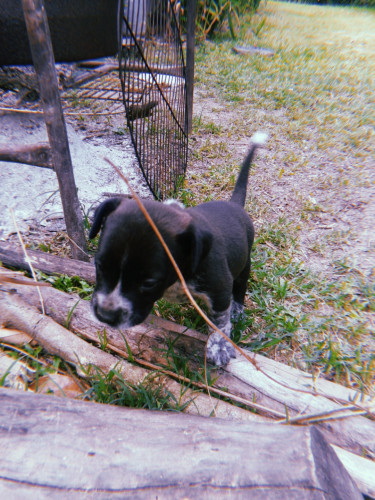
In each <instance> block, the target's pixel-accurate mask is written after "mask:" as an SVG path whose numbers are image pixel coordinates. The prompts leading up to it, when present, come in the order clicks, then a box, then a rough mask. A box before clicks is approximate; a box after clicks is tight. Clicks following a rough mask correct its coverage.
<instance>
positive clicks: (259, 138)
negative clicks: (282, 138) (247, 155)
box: [251, 132, 268, 146]
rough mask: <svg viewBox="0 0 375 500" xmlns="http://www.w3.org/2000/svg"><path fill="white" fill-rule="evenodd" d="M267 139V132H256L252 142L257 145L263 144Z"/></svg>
mask: <svg viewBox="0 0 375 500" xmlns="http://www.w3.org/2000/svg"><path fill="white" fill-rule="evenodd" d="M267 139H268V134H266V133H265V132H256V133H255V134H254V135H253V136H252V138H251V142H252V143H253V144H255V145H256V146H262V145H263V144H265V143H266V142H267Z"/></svg>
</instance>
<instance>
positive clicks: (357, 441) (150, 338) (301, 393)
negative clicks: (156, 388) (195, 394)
mask: <svg viewBox="0 0 375 500" xmlns="http://www.w3.org/2000/svg"><path fill="white" fill-rule="evenodd" d="M11 288H13V289H16V290H17V295H18V296H19V297H21V298H22V299H23V300H24V301H26V302H27V303H29V304H31V305H32V306H33V307H40V303H39V297H38V295H37V291H36V290H35V289H34V287H25V286H17V288H15V287H14V286H12V287H11ZM41 293H42V296H43V298H44V306H45V310H46V313H47V314H48V315H49V316H50V317H51V318H53V319H54V320H55V321H57V322H58V323H61V324H65V322H66V318H67V317H68V314H69V311H73V312H72V314H71V316H70V321H69V328H70V329H71V330H72V331H75V332H76V333H78V334H79V335H80V336H82V337H84V338H87V339H90V340H91V341H96V342H99V341H100V338H101V339H103V338H104V329H105V335H106V339H107V342H108V348H111V349H113V350H114V351H115V352H119V353H121V352H122V353H123V355H125V356H126V354H127V349H128V348H129V349H130V350H131V352H132V354H133V355H134V356H135V357H136V358H140V359H141V360H146V361H149V362H152V363H163V362H164V363H165V355H164V354H163V353H162V352H161V351H162V349H163V347H164V348H165V346H166V344H167V339H168V338H169V339H170V343H172V344H173V345H174V348H175V351H176V352H177V354H179V355H180V356H182V357H184V358H185V359H193V358H194V357H196V356H201V357H202V356H203V353H204V344H205V341H206V339H207V337H206V336H205V335H203V334H201V333H199V332H196V331H193V330H189V329H186V328H185V327H183V326H180V325H176V324H174V323H172V322H169V321H166V320H162V319H160V318H155V317H149V318H148V319H147V321H146V322H145V323H142V324H141V325H138V326H136V327H133V328H129V329H127V330H124V331H122V332H120V331H119V330H116V329H113V328H110V327H108V326H106V327H104V325H102V324H100V323H98V322H97V321H96V320H95V319H94V318H93V316H92V313H91V310H90V304H89V303H88V302H87V301H82V300H81V301H79V299H78V297H77V296H74V295H73V296H68V297H67V295H66V294H64V293H63V292H59V291H58V290H55V289H53V288H49V287H44V288H43V289H42V290H41ZM77 302H78V303H77ZM18 328H19V327H18ZM21 329H22V328H21ZM125 339H126V342H127V345H126V344H125ZM254 360H255V362H256V364H257V366H258V368H260V369H261V370H262V371H260V370H259V369H257V368H256V367H255V366H254V365H252V364H251V363H250V362H249V361H247V360H245V359H241V357H238V358H237V359H235V360H233V361H232V362H231V363H230V364H229V365H228V367H226V369H225V370H220V371H218V372H217V376H218V378H217V380H216V382H215V387H218V388H222V387H225V388H226V390H227V391H228V392H230V393H232V394H235V395H238V396H241V397H243V398H245V399H247V400H249V401H254V400H255V402H256V403H259V404H260V405H263V406H264V407H266V408H271V409H274V410H275V409H276V410H278V411H279V412H280V415H283V414H284V415H285V416H286V413H285V408H288V412H289V417H290V418H291V419H292V418H293V416H295V415H298V414H303V415H305V416H308V415H310V414H321V413H322V412H327V413H329V412H332V411H337V410H341V409H343V408H345V406H348V405H350V406H353V401H355V399H356V396H358V394H356V393H355V391H353V390H350V389H347V388H344V387H341V386H339V385H337V384H333V383H331V382H327V381H324V380H321V379H319V380H316V381H314V380H313V379H312V378H311V375H309V374H307V373H304V372H301V371H300V370H297V369H294V368H291V367H287V366H285V365H283V364H281V363H277V362H275V361H272V360H269V359H267V358H264V357H263V356H259V355H256V356H254ZM193 367H194V365H193ZM263 372H265V373H266V374H269V376H270V377H272V378H269V377H267V376H266V375H265V374H264V373H263ZM212 377H214V375H213V374H212ZM272 379H276V381H275V380H272ZM277 381H279V382H280V383H277ZM281 384H282V385H281ZM285 386H287V387H285ZM306 391H307V392H306ZM314 393H316V395H314ZM333 400H339V401H341V402H340V403H338V402H335V401H333ZM361 403H362V404H363V405H365V406H366V405H371V403H372V404H373V401H371V399H370V398H369V397H366V396H363V399H362V402H361ZM265 414H267V412H265ZM348 414H349V413H347V415H348ZM340 416H341V415H338V417H340ZM318 420H322V421H321V422H319V428H321V430H322V432H323V433H324V434H325V436H326V437H327V439H328V440H329V442H330V443H332V444H336V445H338V446H341V447H343V448H346V449H348V450H350V451H352V452H354V453H357V454H359V455H362V454H363V452H364V450H365V451H366V450H368V452H369V454H370V456H371V455H373V454H375V422H373V421H372V420H370V419H368V418H365V417H363V416H351V417H347V418H336V419H334V420H327V421H324V419H318Z"/></svg>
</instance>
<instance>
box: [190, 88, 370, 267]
mask: <svg viewBox="0 0 375 500" xmlns="http://www.w3.org/2000/svg"><path fill="white" fill-rule="evenodd" d="M194 115H195V116H196V117H199V119H200V120H201V121H202V122H203V123H206V124H207V123H214V124H216V125H220V127H221V133H220V134H212V133H210V132H209V131H208V132H207V133H200V134H199V135H196V136H193V137H192V141H194V143H195V145H194V149H195V150H200V148H201V147H203V149H205V150H209V148H207V147H205V145H207V143H209V144H211V145H212V147H216V148H218V147H222V148H223V154H222V159H219V160H217V159H215V160H213V159H210V155H209V152H208V153H207V154H206V156H205V154H202V155H201V157H200V158H199V159H195V160H194V159H193V158H191V161H190V165H189V170H188V182H189V179H190V180H191V179H192V178H193V177H194V172H198V171H199V172H202V171H204V170H207V169H208V168H209V167H212V166H214V165H215V164H216V165H218V166H219V167H220V166H223V165H225V163H226V162H230V163H231V164H233V163H235V162H237V163H238V165H239V164H240V163H241V161H242V159H243V157H244V155H245V152H246V150H247V148H248V145H249V137H248V136H247V135H244V130H246V129H248V128H250V129H252V130H253V131H256V130H262V131H265V132H267V133H268V135H269V140H268V143H267V145H266V147H265V148H264V149H262V150H259V151H258V153H257V158H256V161H255V162H254V165H253V169H252V171H251V175H250V181H249V195H248V198H249V199H250V200H251V202H250V204H249V209H250V211H251V215H252V217H253V218H254V222H255V226H256V228H260V227H262V226H267V224H270V223H273V224H276V225H278V224H280V222H279V221H280V218H282V219H283V220H285V222H286V223H287V224H290V225H291V227H295V228H297V229H298V239H299V251H300V254H301V260H303V261H304V262H305V264H306V265H307V266H308V267H310V268H311V269H312V270H314V271H317V272H320V271H323V272H330V271H333V269H334V262H335V261H342V262H343V261H345V262H346V263H347V265H348V266H349V267H350V266H351V267H353V268H355V269H357V270H358V271H359V272H361V273H363V274H364V275H367V276H371V275H373V274H374V273H375V229H374V222H373V221H374V220H375V163H374V159H373V158H370V157H368V158H364V159H361V161H359V160H358V158H355V157H352V156H351V155H350V153H349V152H348V155H347V157H346V158H345V160H344V162H341V163H340V162H339V163H338V162H337V161H336V158H335V151H328V152H322V151H320V150H318V148H317V147H315V145H314V141H313V140H312V141H311V142H308V143H306V144H305V145H304V146H303V147H302V149H298V150H296V147H295V146H294V145H293V144H291V143H290V141H288V139H287V138H286V136H285V135H284V134H283V126H285V123H286V120H287V118H286V117H285V116H283V112H282V110H278V111H275V112H274V113H273V114H272V116H270V115H268V116H264V113H263V111H261V110H259V109H256V110H251V109H249V110H248V114H247V116H243V114H241V113H240V112H239V111H238V110H236V108H235V107H234V106H233V105H231V104H230V103H223V102H219V101H218V100H217V99H216V98H215V97H214V96H212V95H210V92H209V90H208V89H207V91H205V90H204V89H201V90H196V92H195V98H194ZM265 123H266V124H267V123H268V125H266V126H265ZM223 137H224V139H223ZM192 141H191V142H192ZM223 142H224V145H223ZM287 153H289V154H291V155H293V154H294V155H298V156H299V157H301V158H302V159H303V162H304V164H305V166H304V168H303V169H300V170H296V171H293V172H292V171H289V170H288V166H287V165H286V164H285V163H284V162H283V160H282V159H283V158H285V156H286V154H287ZM281 173H282V175H281ZM354 176H356V179H355V182H354ZM343 177H345V178H346V179H348V182H347V183H346V181H345V182H341V181H342V179H343ZM351 179H352V180H351ZM212 188H213V190H215V189H216V194H215V196H220V194H221V193H220V189H221V187H220V186H219V187H218V188H215V187H214V186H212ZM281 229H282V228H281Z"/></svg>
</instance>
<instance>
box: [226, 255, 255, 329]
mask: <svg viewBox="0 0 375 500" xmlns="http://www.w3.org/2000/svg"><path fill="white" fill-rule="evenodd" d="M250 265H251V261H250V257H249V259H248V261H247V263H246V266H245V267H244V269H243V271H242V272H241V274H240V275H239V276H238V278H237V279H236V280H235V281H234V283H233V301H232V308H231V313H230V316H231V319H232V321H233V322H234V323H237V322H238V321H240V320H241V319H242V317H243V315H244V303H245V295H246V291H247V281H248V279H249V274H250Z"/></svg>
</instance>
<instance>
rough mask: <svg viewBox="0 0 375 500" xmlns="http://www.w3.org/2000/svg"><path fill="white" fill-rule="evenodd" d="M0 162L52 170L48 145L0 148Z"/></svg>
mask: <svg viewBox="0 0 375 500" xmlns="http://www.w3.org/2000/svg"><path fill="white" fill-rule="evenodd" d="M0 161H9V162H15V163H24V164H26V165H35V166H36V167H43V168H52V169H53V164H52V158H51V149H50V147H49V145H48V144H42V143H41V144H32V145H27V146H14V145H13V144H7V145H6V146H0Z"/></svg>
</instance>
